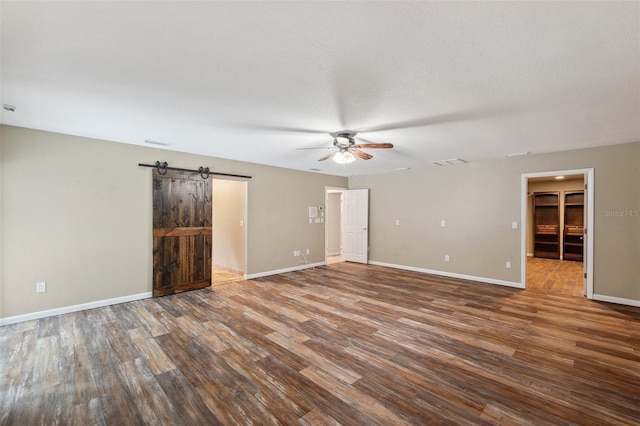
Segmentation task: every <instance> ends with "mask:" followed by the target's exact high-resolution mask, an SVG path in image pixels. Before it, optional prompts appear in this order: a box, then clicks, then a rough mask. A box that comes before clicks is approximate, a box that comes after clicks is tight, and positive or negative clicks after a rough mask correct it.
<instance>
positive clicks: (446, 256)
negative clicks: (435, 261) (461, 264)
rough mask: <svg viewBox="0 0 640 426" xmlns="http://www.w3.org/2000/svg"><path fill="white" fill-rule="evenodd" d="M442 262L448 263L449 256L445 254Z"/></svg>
mask: <svg viewBox="0 0 640 426" xmlns="http://www.w3.org/2000/svg"><path fill="white" fill-rule="evenodd" d="M444 261H445V262H448V261H449V255H448V254H445V255H444Z"/></svg>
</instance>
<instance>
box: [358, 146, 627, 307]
mask: <svg viewBox="0 0 640 426" xmlns="http://www.w3.org/2000/svg"><path fill="white" fill-rule="evenodd" d="M591 167H593V168H594V175H595V188H594V191H595V194H594V202H595V207H594V216H595V217H594V220H595V222H594V229H593V232H594V280H593V281H594V294H599V295H605V296H610V297H617V298H621V299H627V300H631V301H636V303H640V264H639V263H638V259H640V214H639V213H638V212H640V142H637V143H632V144H622V145H616V146H611V147H599V148H590V149H584V150H576V151H567V152H562V153H555V154H541V155H532V156H527V157H519V158H511V159H502V160H490V161H485V162H478V163H474V164H463V165H459V166H449V167H438V168H427V169H422V170H415V171H414V170H409V171H405V172H397V173H390V174H379V175H375V176H358V177H352V178H349V188H351V189H355V188H369V191H370V203H371V204H370V209H369V212H370V221H369V244H370V247H371V250H370V256H369V258H370V260H371V261H374V262H376V261H377V262H382V263H387V264H394V265H401V266H409V267H414V268H422V269H430V270H436V271H443V272H446V273H457V274H464V275H469V276H473V277H481V278H489V279H494V280H502V281H508V282H513V283H519V282H520V273H521V270H520V259H521V258H520V256H521V255H522V253H521V230H520V229H518V230H513V229H511V223H512V222H514V221H518V222H519V221H520V217H521V211H520V203H521V196H522V194H521V176H522V174H525V173H535V172H545V171H557V170H570V169H584V168H591ZM612 212H623V214H621V215H618V214H613V213H612ZM624 212H627V213H624ZM396 219H399V220H400V225H399V226H396V225H395V220H396ZM442 220H445V221H446V222H445V224H446V226H445V227H444V228H443V227H441V226H440V225H441V221H442ZM445 255H449V256H450V262H445V261H444V256H445ZM506 261H511V264H512V268H511V269H506V268H505V262H506Z"/></svg>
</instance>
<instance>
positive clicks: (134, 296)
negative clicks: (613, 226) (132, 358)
mask: <svg viewBox="0 0 640 426" xmlns="http://www.w3.org/2000/svg"><path fill="white" fill-rule="evenodd" d="M151 296H152V293H151V292H148V293H139V294H132V295H130V296H122V297H115V298H113V299H106V300H98V301H96V302H89V303H81V304H79V305H73V306H65V307H63V308H56V309H49V310H47V311H39V312H32V313H30V314H24V315H16V316H14V317H7V318H0V325H9V324H15V323H18V322H24V321H31V320H34V319H40V318H46V317H53V316H56V315H62V314H68V313H70V312H78V311H84V310H87V309H93V308H100V307H102V306H109V305H117V304H118V303H124V302H132V301H134V300H141V299H148V298H150V297H151Z"/></svg>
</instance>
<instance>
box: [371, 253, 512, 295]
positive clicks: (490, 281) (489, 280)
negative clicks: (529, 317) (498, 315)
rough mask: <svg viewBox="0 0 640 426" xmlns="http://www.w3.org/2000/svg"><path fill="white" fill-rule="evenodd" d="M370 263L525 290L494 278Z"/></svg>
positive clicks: (376, 263) (377, 263)
mask: <svg viewBox="0 0 640 426" xmlns="http://www.w3.org/2000/svg"><path fill="white" fill-rule="evenodd" d="M369 263H370V264H372V265H377V266H386V267H388V268H396V269H404V270H407V271H413V272H422V273H424V274H432V275H440V276H443V277H449V278H460V279H463V280H470V281H478V282H481V283H487V284H497V285H503V286H507V287H515V288H524V285H522V284H521V283H517V282H514V281H504V280H496V279H494V278H485V277H476V276H473V275H464V274H456V273H453V272H444V271H435V270H433V269H424V268H416V267H414V266H405V265H395V264H393V263H384V262H376V261H375V260H370V261H369Z"/></svg>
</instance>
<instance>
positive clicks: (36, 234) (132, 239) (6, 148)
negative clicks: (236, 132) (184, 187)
mask: <svg viewBox="0 0 640 426" xmlns="http://www.w3.org/2000/svg"><path fill="white" fill-rule="evenodd" d="M0 131H1V133H0V134H1V137H2V147H1V148H2V163H1V182H2V187H1V188H0V189H1V192H2V197H3V206H2V218H1V219H2V223H1V229H2V242H1V244H2V251H3V254H4V255H3V257H2V277H1V278H2V279H1V281H0V289H1V291H2V299H1V300H0V318H7V317H12V316H16V315H22V314H28V313H32V312H40V311H45V310H49V309H55V308H62V307H67V306H72V305H77V304H83V303H90V302H95V301H103V300H107V299H111V298H117V297H124V296H130V295H139V294H142V293H146V292H150V291H151V277H152V271H151V267H152V226H151V225H152V223H151V221H152V179H151V175H152V173H151V172H152V169H150V168H146V167H139V166H138V163H151V164H153V163H155V161H157V160H160V161H168V162H169V165H170V166H173V167H184V168H195V169H197V168H198V167H200V166H205V167H210V168H211V169H212V170H213V171H216V172H223V173H234V174H244V175H249V176H253V178H252V179H249V180H248V184H247V185H248V195H247V197H248V201H247V207H248V212H247V221H246V224H245V225H246V227H247V228H246V229H247V260H246V262H247V270H246V272H247V274H257V273H262V272H269V271H274V270H280V269H284V268H293V267H296V266H299V265H300V258H298V257H294V256H293V251H294V250H304V249H306V248H309V249H310V251H311V254H310V255H309V256H307V257H308V259H309V261H310V262H311V263H317V262H322V261H324V226H323V224H315V223H314V224H309V222H308V212H309V206H319V205H323V204H324V197H325V186H334V187H346V185H347V180H346V178H343V177H337V176H329V175H323V174H316V173H310V172H300V171H294V170H288V169H282V168H276V167H271V166H261V165H256V164H250V163H243V162H237V161H230V160H222V159H218V158H212V157H205V156H199V155H192V154H184V153H177V152H169V151H163V150H158V149H152V148H143V147H138V146H132V145H126V144H117V143H111V142H106V141H101V140H90V139H85V138H82V137H75V136H68V135H62V134H55V133H49V132H42V131H36V130H29V129H23V128H18V127H10V126H1V127H0ZM39 281H46V282H47V291H46V292H45V293H39V294H37V293H36V291H35V288H36V282H39Z"/></svg>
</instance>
